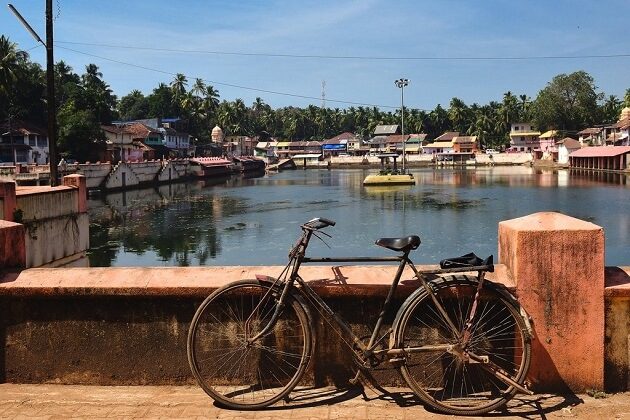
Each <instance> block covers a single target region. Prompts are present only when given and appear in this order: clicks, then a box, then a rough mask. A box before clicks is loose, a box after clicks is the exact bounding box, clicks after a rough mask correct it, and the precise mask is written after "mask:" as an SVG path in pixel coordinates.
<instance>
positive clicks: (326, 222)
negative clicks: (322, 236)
mask: <svg viewBox="0 0 630 420" xmlns="http://www.w3.org/2000/svg"><path fill="white" fill-rule="evenodd" d="M335 224H336V222H335V221H334V220H330V219H325V218H323V217H316V218H314V219H311V220H309V221H308V222H306V223H304V224H303V225H302V227H303V228H305V229H312V230H319V229H323V228H325V227H328V226H335Z"/></svg>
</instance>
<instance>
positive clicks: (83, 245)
mask: <svg viewBox="0 0 630 420" xmlns="http://www.w3.org/2000/svg"><path fill="white" fill-rule="evenodd" d="M25 230H26V236H25V237H26V267H39V266H40V265H44V264H47V263H50V262H52V261H56V260H60V259H62V258H64V257H68V256H71V255H75V254H79V253H81V252H84V251H86V250H87V249H88V248H89V247H90V236H89V232H90V220H89V217H88V215H87V213H75V214H71V215H66V216H59V217H55V218H51V219H47V220H41V221H40V220H34V221H31V222H28V223H26V224H25Z"/></svg>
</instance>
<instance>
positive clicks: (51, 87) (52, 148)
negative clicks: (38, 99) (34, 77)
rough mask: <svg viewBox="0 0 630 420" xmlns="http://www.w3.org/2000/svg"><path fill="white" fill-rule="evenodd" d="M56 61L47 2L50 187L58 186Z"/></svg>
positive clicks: (48, 1)
mask: <svg viewBox="0 0 630 420" xmlns="http://www.w3.org/2000/svg"><path fill="white" fill-rule="evenodd" d="M54 65H55V61H54V57H53V15H52V0H46V91H47V95H46V96H47V98H48V155H49V158H50V185H51V186H52V187H54V186H56V185H57V182H58V174H57V111H56V107H55V68H54Z"/></svg>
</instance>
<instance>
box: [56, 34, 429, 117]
mask: <svg viewBox="0 0 630 420" xmlns="http://www.w3.org/2000/svg"><path fill="white" fill-rule="evenodd" d="M57 48H60V49H63V50H67V51H72V52H74V53H77V54H82V55H86V56H89V57H94V58H98V59H101V60H106V61H110V62H112V63H117V64H122V65H125V66H130V67H135V68H139V69H142V70H148V71H152V72H155V73H161V74H166V75H169V76H176V75H177V73H173V72H170V71H166V70H160V69H156V68H152V67H147V66H143V65H140V64H133V63H128V62H125V61H120V60H115V59H113V58H108V57H103V56H100V55H96V54H90V53H86V52H84V51H79V50H75V49H72V48H68V47H62V46H57ZM187 78H189V79H195V78H196V77H191V76H187ZM198 79H201V80H203V81H204V82H206V83H210V84H212V85H218V86H228V87H233V88H237V89H243V90H251V91H254V92H262V93H269V94H272V95H281V96H289V97H292V98H300V99H311V100H316V101H319V100H321V98H318V97H316V96H308V95H299V94H295V93H288V92H280V91H276V90H268V89H259V88H255V87H251V86H244V85H237V84H234V83H226V82H218V81H216V80H209V79H205V78H202V77H199V78H198ZM326 100H327V101H328V102H335V103H340V104H347V105H357V106H368V107H378V108H391V109H398V107H396V106H390V105H378V104H368V103H363V102H353V101H345V100H340V99H329V98H326ZM421 111H426V110H421Z"/></svg>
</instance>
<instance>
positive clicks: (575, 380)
mask: <svg viewBox="0 0 630 420" xmlns="http://www.w3.org/2000/svg"><path fill="white" fill-rule="evenodd" d="M499 262H501V263H502V264H505V265H506V267H507V269H508V272H509V275H510V276H511V277H512V279H513V281H514V283H515V287H516V295H517V297H518V300H519V302H520V303H521V305H522V306H523V308H524V309H525V310H526V311H527V313H528V314H529V315H530V317H531V319H532V326H533V330H534V337H533V340H532V366H531V368H530V370H529V372H530V373H529V375H528V377H529V379H530V381H531V382H532V384H533V386H534V389H535V390H536V391H554V392H555V391H563V390H564V391H566V390H567V388H568V389H570V390H572V391H573V392H584V391H585V390H586V389H598V390H599V389H603V388H604V315H605V314H604V230H603V228H602V227H600V226H597V225H595V224H593V223H589V222H585V221H583V220H579V219H576V218H573V217H570V216H566V215H563V214H560V213H554V212H542V213H534V214H531V215H529V216H525V217H520V218H517V219H512V220H506V221H503V222H500V223H499Z"/></svg>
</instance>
